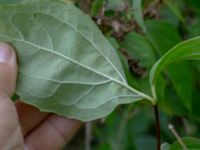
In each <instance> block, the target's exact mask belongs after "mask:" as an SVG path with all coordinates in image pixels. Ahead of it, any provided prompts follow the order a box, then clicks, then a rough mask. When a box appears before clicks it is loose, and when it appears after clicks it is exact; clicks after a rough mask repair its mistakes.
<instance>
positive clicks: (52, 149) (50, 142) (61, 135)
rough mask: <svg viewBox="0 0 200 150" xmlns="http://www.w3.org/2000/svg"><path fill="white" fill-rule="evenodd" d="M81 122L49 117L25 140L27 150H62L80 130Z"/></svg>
mask: <svg viewBox="0 0 200 150" xmlns="http://www.w3.org/2000/svg"><path fill="white" fill-rule="evenodd" d="M80 126H81V122H79V121H77V120H73V119H67V118H65V117H60V116H57V115H51V116H49V117H48V118H47V119H46V120H45V121H44V122H43V123H42V124H41V126H39V127H38V128H37V129H36V130H35V131H33V132H32V133H30V134H29V135H28V136H27V138H26V139H25V145H26V149H37V150H44V149H48V150H60V149H62V148H63V146H64V145H65V144H66V143H67V142H68V141H69V140H70V139H71V138H72V137H73V135H74V134H75V133H76V131H77V130H78V129H79V128H80Z"/></svg>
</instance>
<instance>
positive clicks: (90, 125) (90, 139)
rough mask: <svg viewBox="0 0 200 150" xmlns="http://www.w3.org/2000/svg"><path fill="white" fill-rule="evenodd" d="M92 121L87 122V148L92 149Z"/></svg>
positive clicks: (87, 149) (86, 149)
mask: <svg viewBox="0 0 200 150" xmlns="http://www.w3.org/2000/svg"><path fill="white" fill-rule="evenodd" d="M91 141H92V122H87V123H86V124H85V150H91Z"/></svg>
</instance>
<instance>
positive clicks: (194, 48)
mask: <svg viewBox="0 0 200 150" xmlns="http://www.w3.org/2000/svg"><path fill="white" fill-rule="evenodd" d="M199 44H200V37H196V38H194V39H191V40H188V41H184V42H182V43H180V44H178V45H176V46H175V47H173V48H172V49H171V50H170V51H168V52H167V53H166V54H165V55H164V56H163V57H162V58H161V59H160V60H159V61H158V62H157V63H156V64H155V65H154V66H153V68H152V69H151V73H150V84H151V88H152V91H153V94H154V96H155V95H156V94H155V91H154V90H155V82H156V79H157V78H158V75H159V74H160V73H161V71H162V70H163V69H164V68H165V67H166V66H167V65H168V64H170V63H173V62H175V61H180V60H188V59H194V60H199V58H200V49H199ZM155 97H156V96H155Z"/></svg>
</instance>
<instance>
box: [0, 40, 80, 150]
mask: <svg viewBox="0 0 200 150" xmlns="http://www.w3.org/2000/svg"><path fill="white" fill-rule="evenodd" d="M16 76H17V63H16V55H15V52H14V50H13V49H12V48H11V47H10V46H9V45H7V44H5V43H0V149H1V150H23V149H25V150H60V149H62V148H63V146H64V145H65V144H66V142H68V141H69V140H70V139H71V138H72V136H73V135H74V134H75V132H76V131H77V130H78V128H79V127H80V126H81V122H79V121H76V120H72V119H67V118H65V117H61V116H57V115H54V114H49V113H43V112H40V111H39V110H37V109H36V108H34V107H32V106H29V105H27V104H24V103H22V102H20V101H19V100H18V101H17V102H16V103H13V102H12V101H11V99H10V96H12V94H13V93H14V90H15V83H16Z"/></svg>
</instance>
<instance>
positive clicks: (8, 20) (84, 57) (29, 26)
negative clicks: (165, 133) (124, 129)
mask: <svg viewBox="0 0 200 150" xmlns="http://www.w3.org/2000/svg"><path fill="white" fill-rule="evenodd" d="M47 3H48V5H47ZM0 41H2V42H8V43H10V44H11V45H12V46H13V47H14V48H15V50H16V52H17V55H18V59H19V70H18V82H17V89H16V93H17V94H18V95H19V96H20V98H21V99H22V101H24V102H25V103H28V104H31V105H33V106H36V107H37V108H39V109H40V110H42V111H46V112H52V113H56V114H59V115H63V116H67V117H71V118H76V119H79V120H82V121H89V120H93V119H97V118H100V117H103V116H105V115H107V114H109V113H110V112H112V111H113V109H114V108H115V107H116V106H117V105H118V104H124V103H130V102H135V101H138V100H141V99H142V96H141V95H140V93H139V92H138V91H136V90H134V89H132V88H130V87H129V86H128V85H127V83H126V79H125V77H124V73H123V70H122V67H121V64H120V63H119V60H118V57H117V55H116V53H115V50H114V49H113V48H112V47H111V45H110V44H109V43H108V41H107V40H106V39H105V38H104V36H103V35H102V33H101V32H100V30H99V29H98V28H97V27H96V25H95V24H94V23H93V22H92V21H91V19H90V18H89V17H88V16H86V15H84V14H83V13H82V12H81V11H80V10H79V9H78V8H76V7H75V6H74V5H73V4H71V3H63V2H58V1H53V0H51V1H47V0H43V1H40V0H32V1H27V2H23V3H12V4H3V3H2V4H1V3H0Z"/></svg>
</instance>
